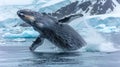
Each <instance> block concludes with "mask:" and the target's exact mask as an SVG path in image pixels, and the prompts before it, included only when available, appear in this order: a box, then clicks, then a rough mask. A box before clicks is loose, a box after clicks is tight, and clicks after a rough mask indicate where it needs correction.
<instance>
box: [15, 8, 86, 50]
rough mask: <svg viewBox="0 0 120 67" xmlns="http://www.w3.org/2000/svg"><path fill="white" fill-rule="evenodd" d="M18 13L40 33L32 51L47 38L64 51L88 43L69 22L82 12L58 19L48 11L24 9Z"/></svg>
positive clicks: (32, 46) (76, 48) (75, 48)
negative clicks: (47, 12) (40, 11)
mask: <svg viewBox="0 0 120 67" xmlns="http://www.w3.org/2000/svg"><path fill="white" fill-rule="evenodd" d="M17 15H18V16H19V17H20V18H21V19H22V20H23V21H24V22H25V23H27V24H29V25H30V26H32V27H33V29H34V30H35V31H37V32H39V33H40V35H39V36H38V37H37V38H36V40H35V41H34V42H33V43H32V45H31V46H30V50H31V51H35V49H36V48H37V47H39V46H40V45H42V44H43V43H44V40H45V39H47V40H49V41H50V42H51V43H53V44H54V45H55V46H56V47H58V48H59V49H62V50H63V51H74V50H78V49H80V48H82V47H83V46H85V45H86V44H87V43H86V42H85V40H84V39H83V37H82V36H81V35H80V34H79V33H78V32H77V31H76V30H74V29H73V28H72V27H71V26H70V25H68V23H67V21H69V19H70V18H73V17H76V16H81V14H80V15H79V14H77V15H70V16H67V17H65V18H62V19H56V18H54V17H53V16H51V15H49V14H46V13H39V12H36V11H32V10H30V9H22V10H18V11H17Z"/></svg>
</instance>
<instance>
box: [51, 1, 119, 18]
mask: <svg viewBox="0 0 120 67" xmlns="http://www.w3.org/2000/svg"><path fill="white" fill-rule="evenodd" d="M117 4H120V0H87V1H85V0H84V1H81V0H80V1H76V2H73V3H71V4H68V5H67V6H64V7H62V8H60V9H59V10H57V11H55V12H53V13H52V16H55V17H57V18H62V17H64V16H66V15H70V14H74V13H79V14H83V15H99V14H108V13H111V12H112V11H114V9H116V8H115V7H116V6H117Z"/></svg>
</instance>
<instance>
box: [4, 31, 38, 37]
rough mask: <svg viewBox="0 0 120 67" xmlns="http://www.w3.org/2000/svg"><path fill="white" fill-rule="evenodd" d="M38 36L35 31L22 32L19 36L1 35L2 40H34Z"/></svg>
mask: <svg viewBox="0 0 120 67" xmlns="http://www.w3.org/2000/svg"><path fill="white" fill-rule="evenodd" d="M38 35H39V33H38V32H36V31H29V30H28V31H24V32H22V33H19V34H12V33H5V34H4V35H3V37H4V38H35V37H37V36H38Z"/></svg>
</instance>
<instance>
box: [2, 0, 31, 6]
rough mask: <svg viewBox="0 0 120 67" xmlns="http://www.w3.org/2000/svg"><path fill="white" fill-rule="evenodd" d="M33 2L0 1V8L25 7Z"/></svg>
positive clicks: (22, 0) (26, 0) (27, 0)
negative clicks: (7, 6) (10, 6)
mask: <svg viewBox="0 0 120 67" xmlns="http://www.w3.org/2000/svg"><path fill="white" fill-rule="evenodd" d="M32 1H33V0H0V6H5V5H27V4H31V3H32Z"/></svg>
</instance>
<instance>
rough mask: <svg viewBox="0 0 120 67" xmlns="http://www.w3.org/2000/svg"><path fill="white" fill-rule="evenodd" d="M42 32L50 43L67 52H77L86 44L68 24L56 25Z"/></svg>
mask: <svg viewBox="0 0 120 67" xmlns="http://www.w3.org/2000/svg"><path fill="white" fill-rule="evenodd" d="M42 32H43V34H44V36H45V37H46V38H47V39H48V40H49V41H51V42H52V43H53V44H55V45H56V46H58V47H59V48H61V49H63V50H65V51H66V50H67V51H71V50H77V49H79V48H81V47H83V46H84V45H85V44H86V42H85V41H84V39H83V38H82V37H81V36H80V35H79V34H78V33H77V32H76V31H75V30H74V29H73V28H72V27H71V26H69V25H67V24H54V25H52V26H50V28H47V29H44V31H42Z"/></svg>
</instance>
